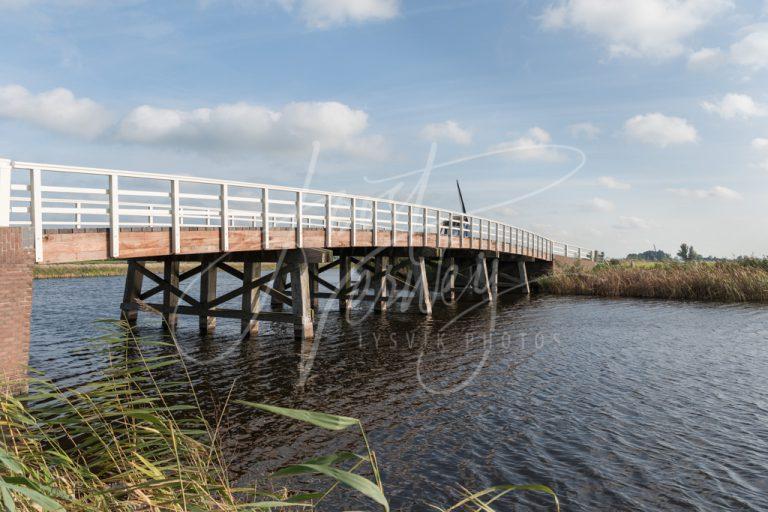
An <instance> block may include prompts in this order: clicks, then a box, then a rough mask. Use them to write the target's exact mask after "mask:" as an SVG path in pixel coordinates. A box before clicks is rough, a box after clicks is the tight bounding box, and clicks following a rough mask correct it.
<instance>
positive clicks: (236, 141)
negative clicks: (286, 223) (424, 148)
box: [117, 101, 384, 157]
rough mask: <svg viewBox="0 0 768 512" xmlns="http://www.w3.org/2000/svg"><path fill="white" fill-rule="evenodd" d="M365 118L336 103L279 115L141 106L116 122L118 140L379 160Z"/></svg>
mask: <svg viewBox="0 0 768 512" xmlns="http://www.w3.org/2000/svg"><path fill="white" fill-rule="evenodd" d="M367 127H368V114H366V113H365V112H364V111H362V110H354V109H352V108H350V107H348V106H347V105H344V104H342V103H338V102H332V101H331V102H301V103H289V104H287V105H286V106H285V107H283V108H282V109H281V110H279V111H274V110H271V109H268V108H266V107H263V106H260V105H252V104H248V103H233V104H223V105H218V106H216V107H212V108H198V109H194V110H174V109H166V108H157V107H152V106H149V105H143V106H141V107H137V108H135V109H133V110H132V111H131V112H130V113H129V114H128V115H127V116H126V117H125V118H124V119H123V120H122V121H121V123H120V125H119V126H118V130H117V137H118V138H119V139H120V140H124V141H129V142H139V143H148V144H160V145H171V146H186V147H193V148H200V147H209V148H212V149H260V150H265V151H293V150H297V149H303V148H306V147H308V146H309V145H310V144H311V143H312V142H313V141H315V140H316V141H319V142H320V144H321V149H333V150H341V151H344V152H347V153H351V154H358V155H361V156H371V157H380V156H382V153H383V151H384V148H383V140H382V139H381V138H380V137H375V136H365V134H364V132H365V130H366V129H367Z"/></svg>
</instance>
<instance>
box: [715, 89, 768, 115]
mask: <svg viewBox="0 0 768 512" xmlns="http://www.w3.org/2000/svg"><path fill="white" fill-rule="evenodd" d="M701 106H702V108H703V109H704V110H706V111H707V112H712V113H715V114H717V115H719V116H720V117H722V118H723V119H733V118H735V117H739V118H742V119H749V118H750V117H761V116H764V115H767V114H768V107H766V106H765V105H762V104H760V103H757V102H756V101H755V100H753V99H752V97H751V96H748V95H746V94H735V93H729V94H726V95H725V96H723V99H722V100H720V101H718V102H714V103H713V102H709V101H704V102H702V103H701Z"/></svg>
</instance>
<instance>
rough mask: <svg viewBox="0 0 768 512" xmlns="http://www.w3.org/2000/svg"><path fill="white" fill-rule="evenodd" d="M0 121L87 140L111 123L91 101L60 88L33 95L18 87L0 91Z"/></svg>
mask: <svg viewBox="0 0 768 512" xmlns="http://www.w3.org/2000/svg"><path fill="white" fill-rule="evenodd" d="M0 117H4V118H7V119H18V120H20V121H24V122H27V123H30V124H33V125H35V126H40V127H43V128H46V129H48V130H53V131H55V132H59V133H64V134H67V135H73V136H77V137H84V138H88V139H91V138H94V137H97V136H98V135H101V134H102V133H103V132H104V131H105V130H106V129H107V128H108V127H109V125H110V123H111V116H110V114H109V112H107V110H106V109H105V108H104V107H102V106H101V105H99V104H98V103H96V102H95V101H93V100H91V99H88V98H76V97H75V95H74V94H72V92H71V91H69V90H67V89H62V88H58V89H52V90H50V91H46V92H41V93H39V94H33V93H31V92H29V91H28V90H27V89H25V88H24V87H22V86H20V85H7V86H3V87H0Z"/></svg>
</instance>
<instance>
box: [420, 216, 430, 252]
mask: <svg viewBox="0 0 768 512" xmlns="http://www.w3.org/2000/svg"><path fill="white" fill-rule="evenodd" d="M427 217H429V212H428V210H427V209H426V208H422V209H421V223H422V226H421V231H422V235H421V245H423V246H426V245H427V233H428V231H427V222H428V221H427Z"/></svg>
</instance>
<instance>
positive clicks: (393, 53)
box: [0, 0, 768, 256]
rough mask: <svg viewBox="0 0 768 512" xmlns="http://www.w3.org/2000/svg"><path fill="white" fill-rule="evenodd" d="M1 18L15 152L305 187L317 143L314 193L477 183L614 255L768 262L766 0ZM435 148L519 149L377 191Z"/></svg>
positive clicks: (3, 87)
mask: <svg viewBox="0 0 768 512" xmlns="http://www.w3.org/2000/svg"><path fill="white" fill-rule="evenodd" d="M0 19H3V21H4V23H3V31H2V32H1V33H0V154H1V155H3V156H4V157H8V158H11V159H16V160H27V161H29V160H32V161H47V162H51V163H67V164H77V165H92V166H100V167H112V168H127V169H132V170H144V171H164V172H176V173H182V174H190V175H198V176H216V177H222V178H232V179H244V180H252V181H257V182H266V183H275V184H285V185H303V184H304V183H305V179H306V169H307V165H308V162H309V159H310V155H311V152H312V143H313V141H318V142H319V144H320V157H319V165H318V168H317V169H318V170H317V174H316V175H315V176H314V177H313V179H312V181H311V183H310V186H311V187H313V188H321V189H327V190H345V191H350V192H358V193H365V194H372V195H378V194H388V193H392V192H393V191H394V193H395V194H396V195H397V196H398V197H401V198H410V199H418V200H419V201H420V202H425V203H427V204H431V205H435V206H441V207H450V208H456V207H457V198H456V194H455V191H454V189H453V181H454V180H455V179H460V180H461V181H462V186H463V188H464V189H465V196H466V199H467V202H468V203H469V204H468V206H469V208H470V209H472V210H477V209H480V208H487V207H489V206H493V205H498V206H496V207H495V208H492V209H490V210H487V211H485V212H484V215H487V216H490V217H494V218H499V219H500V220H505V221H509V222H513V223H515V224H517V225H520V226H523V227H528V228H531V229H535V230H538V231H540V232H542V233H545V234H548V235H550V236H552V237H554V238H557V239H565V240H569V241H572V242H575V243H579V244H582V245H586V246H590V247H598V248H604V249H605V250H606V251H607V252H608V254H610V255H614V256H621V255H625V254H626V253H627V252H630V251H631V252H634V251H640V250H645V249H648V248H651V247H652V246H653V245H654V244H655V245H656V246H657V247H659V248H663V249H665V250H667V251H670V252H674V250H675V249H676V247H677V246H678V245H679V243H680V242H682V241H686V242H689V243H691V244H693V245H694V246H695V247H696V248H697V250H698V251H699V252H702V253H705V254H713V255H718V256H730V255H733V254H756V255H763V254H768V236H766V233H768V219H766V216H765V214H764V210H765V208H764V205H766V204H768V187H767V186H766V183H767V182H768V92H766V91H767V89H766V85H767V82H766V78H767V77H768V3H766V2H763V1H751V2H749V1H744V2H735V1H730V0H643V1H642V2H638V1H635V0H564V1H560V0H558V1H552V2H534V1H514V0H509V1H493V0H488V1H442V2H428V1H419V2H410V1H408V0H400V1H398V0H273V1H270V0H261V1H259V0H206V1H198V2H194V1H188V2H171V1H168V2H148V1H147V2H144V1H139V0H123V1H119V0H118V1H113V2H96V1H92V0H0ZM433 142H434V143H436V144H437V153H436V155H437V156H436V162H437V163H440V162H444V161H449V160H453V159H458V158H462V157H467V156H473V155H482V154H484V153H487V152H489V151H494V150H499V149H506V150H509V151H508V152H506V153H503V154H500V155H495V156H488V157H485V158H478V159H474V160H471V161H468V162H465V163H462V164H458V165H455V166H450V167H445V168H441V169H439V170H436V171H434V173H433V174H432V176H431V178H430V182H429V187H428V189H427V191H426V193H425V194H424V195H423V196H419V197H411V196H412V194H411V193H412V192H413V190H414V187H415V184H416V177H412V178H408V179H405V180H401V179H398V180H389V181H383V182H382V181H380V180H383V179H385V178H387V177H390V176H394V175H396V174H398V173H402V172H404V171H410V170H414V169H418V168H420V167H422V166H423V165H424V163H425V161H426V159H427V156H428V153H429V150H430V145H431V144H432V143H433ZM562 146H567V147H569V148H575V149H568V148H564V147H562ZM576 150H578V151H576ZM579 151H580V152H582V153H583V155H584V157H585V159H586V161H585V162H584V165H583V166H582V167H581V168H580V169H579V171H578V172H577V173H575V174H574V175H573V176H572V177H571V178H569V179H568V180H566V181H564V182H563V183H560V184H559V185H557V186H555V187H552V188H550V189H548V190H546V191H545V192H542V193H540V194H536V195H533V196H532V197H529V198H527V199H524V200H521V201H516V202H512V203H511V204H506V203H509V202H510V200H513V199H514V198H516V197H520V196H523V195H527V193H529V192H530V191H533V190H537V189H539V188H542V187H545V186H546V185H548V184H550V183H552V182H554V181H556V180H558V179H559V178H561V177H563V176H564V175H567V174H568V173H570V172H571V171H572V170H574V169H575V168H576V167H577V166H578V164H579V163H580V161H581V157H580V153H579ZM376 180H379V182H377V183H374V182H373V181H376Z"/></svg>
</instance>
